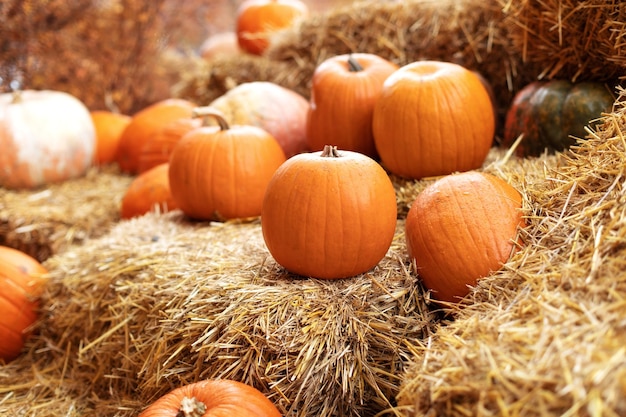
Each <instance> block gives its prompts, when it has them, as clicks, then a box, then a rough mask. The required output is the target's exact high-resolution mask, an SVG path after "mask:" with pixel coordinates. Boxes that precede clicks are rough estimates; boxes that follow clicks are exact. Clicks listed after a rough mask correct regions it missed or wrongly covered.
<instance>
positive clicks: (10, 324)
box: [0, 246, 48, 362]
mask: <svg viewBox="0 0 626 417" xmlns="http://www.w3.org/2000/svg"><path fill="white" fill-rule="evenodd" d="M47 272H48V271H47V270H46V268H45V267H44V266H43V265H41V263H39V261H37V260H36V259H34V258H33V257H31V256H30V255H28V254H26V253H24V252H22V251H20V250H17V249H13V248H10V247H7V246H0V360H2V361H5V362H9V361H11V360H13V359H15V358H16V357H17V356H19V354H20V352H21V351H22V348H23V347H24V342H25V341H26V339H27V337H28V335H29V334H28V330H29V329H30V327H31V326H32V325H33V324H34V323H35V321H36V320H37V317H38V310H37V309H38V305H39V303H38V297H39V295H40V293H41V290H42V288H43V285H44V283H45V275H46V274H47Z"/></svg>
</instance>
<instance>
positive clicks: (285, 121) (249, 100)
mask: <svg viewBox="0 0 626 417" xmlns="http://www.w3.org/2000/svg"><path fill="white" fill-rule="evenodd" d="M209 106H210V107H213V108H215V109H217V110H219V111H220V112H221V113H222V115H223V116H224V118H225V119H226V121H227V122H228V123H229V124H231V125H252V126H258V127H260V128H262V129H264V130H266V131H267V132H268V133H269V134H270V135H272V136H274V138H275V139H276V140H277V141H278V143H279V144H280V146H281V147H282V148H283V151H284V152H285V156H286V157H287V158H289V157H291V156H293V155H295V154H297V153H300V152H304V151H306V150H307V149H308V148H307V143H306V117H307V111H308V110H309V102H308V101H307V100H306V99H305V98H304V97H302V96H301V95H300V94H298V93H296V92H295V91H292V90H290V89H288V88H285V87H282V86H280V85H278V84H274V83H271V82H267V81H253V82H249V83H243V84H239V85H238V86H237V87H235V88H233V89H231V90H229V91H228V92H227V93H226V94H224V95H222V96H220V97H218V98H217V99H215V100H213V101H212V102H211V103H210V104H209Z"/></svg>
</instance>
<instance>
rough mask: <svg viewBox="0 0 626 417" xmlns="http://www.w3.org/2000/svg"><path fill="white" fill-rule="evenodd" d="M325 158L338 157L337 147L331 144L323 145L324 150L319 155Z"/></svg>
mask: <svg viewBox="0 0 626 417" xmlns="http://www.w3.org/2000/svg"><path fill="white" fill-rule="evenodd" d="M320 156H322V157H325V158H339V157H340V156H341V155H340V154H339V151H337V147H336V146H333V145H324V150H323V151H322V154H321V155H320Z"/></svg>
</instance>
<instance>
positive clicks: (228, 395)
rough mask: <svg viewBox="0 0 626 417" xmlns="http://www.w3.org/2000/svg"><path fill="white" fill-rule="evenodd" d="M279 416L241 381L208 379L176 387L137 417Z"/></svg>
mask: <svg viewBox="0 0 626 417" xmlns="http://www.w3.org/2000/svg"><path fill="white" fill-rule="evenodd" d="M180 416H189V417H193V416H198V417H201V416H207V417H209V416H211V417H281V413H280V412H279V411H278V409H277V408H276V406H275V405H274V404H273V403H272V402H271V401H270V400H269V399H268V398H267V397H266V396H265V395H263V393H262V392H261V391H259V390H258V389H256V388H254V387H253V386H251V385H248V384H244V383H243V382H238V381H233V380H229V379H207V380H203V381H199V382H194V383H191V384H187V385H183V386H182V387H179V388H175V389H173V390H172V391H170V392H168V393H167V394H165V395H163V396H162V397H161V398H159V399H158V400H156V401H155V402H154V403H152V404H151V405H150V406H148V407H147V408H146V409H145V410H143V411H142V412H141V414H139V417H180Z"/></svg>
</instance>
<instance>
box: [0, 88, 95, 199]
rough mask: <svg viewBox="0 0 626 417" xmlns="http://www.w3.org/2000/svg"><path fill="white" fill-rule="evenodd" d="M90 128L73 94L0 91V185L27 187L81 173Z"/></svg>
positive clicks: (91, 148)
mask: <svg viewBox="0 0 626 417" xmlns="http://www.w3.org/2000/svg"><path fill="white" fill-rule="evenodd" d="M95 147H96V132H95V128H94V125H93V122H92V121H91V116H90V115H89V110H88V109H87V107H85V105H84V104H83V103H82V102H81V101H80V100H78V99H77V98H76V97H74V96H72V95H70V94H67V93H64V92H61V91H49V90H41V91H38V90H24V91H16V92H13V93H4V94H0V187H5V188H10V189H32V188H36V187H39V186H43V185H48V184H51V183H56V182H62V181H65V180H68V179H72V178H77V177H81V176H83V175H84V174H85V173H86V172H87V170H88V169H89V167H91V165H92V162H93V155H94V152H95Z"/></svg>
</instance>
